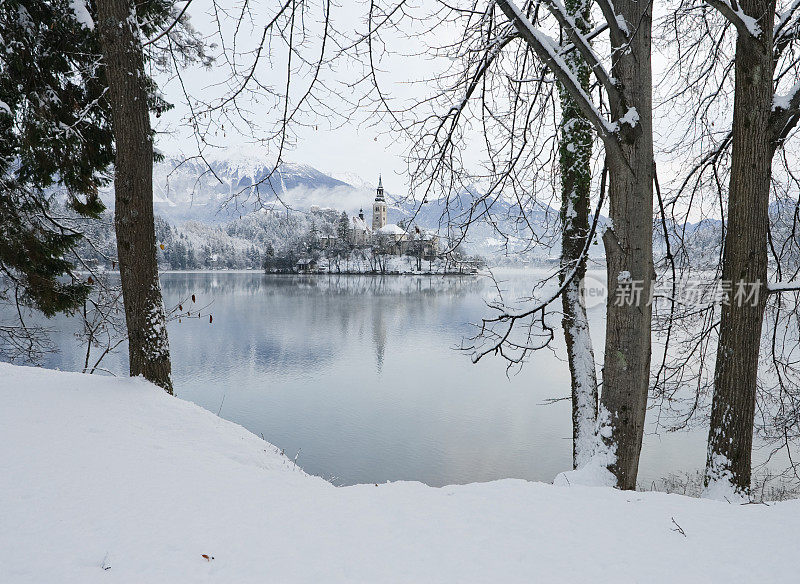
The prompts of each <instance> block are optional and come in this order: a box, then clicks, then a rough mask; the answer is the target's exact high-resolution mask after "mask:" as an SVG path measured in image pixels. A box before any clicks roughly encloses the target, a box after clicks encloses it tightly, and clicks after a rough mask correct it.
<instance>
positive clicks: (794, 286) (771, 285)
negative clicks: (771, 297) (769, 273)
mask: <svg viewBox="0 0 800 584" xmlns="http://www.w3.org/2000/svg"><path fill="white" fill-rule="evenodd" d="M767 291H769V292H770V293H775V292H798V291H800V282H768V283H767Z"/></svg>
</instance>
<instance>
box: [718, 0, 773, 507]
mask: <svg viewBox="0 0 800 584" xmlns="http://www.w3.org/2000/svg"><path fill="white" fill-rule="evenodd" d="M740 6H741V8H742V9H743V10H744V13H745V14H747V15H751V16H752V17H753V18H755V19H757V21H758V25H759V27H760V28H761V34H760V35H759V37H758V38H756V37H755V36H753V35H752V34H749V33H746V31H743V30H741V29H740V32H739V36H738V38H737V41H736V65H735V66H736V69H735V90H734V106H733V128H732V136H733V141H732V154H731V174H730V188H729V193H728V224H727V235H726V237H725V248H724V252H723V260H722V261H723V269H722V280H723V282H725V283H730V285H731V290H730V295H729V302H728V303H727V304H723V307H722V315H721V322H720V336H719V346H718V349H717V361H716V370H715V379H714V397H713V401H712V406H711V427H710V430H709V437H708V459H707V461H706V473H705V483H706V486H707V487H708V486H713V485H714V484H715V483H718V482H724V483H727V484H729V485H730V486H732V487H733V488H734V489H736V490H737V491H739V492H740V493H743V494H746V493H747V492H749V489H750V472H751V453H752V445H753V421H754V415H755V403H756V382H757V378H758V356H759V348H760V345H761V342H760V341H761V327H762V322H763V318H764V309H765V307H766V296H767V290H766V289H765V285H766V282H767V230H768V227H769V216H768V206H769V191H770V178H771V175H772V154H773V133H772V130H771V128H770V116H771V114H772V102H773V81H772V80H773V52H772V45H773V38H772V34H773V33H772V31H773V23H774V17H775V2H774V0H766V1H765V0H744V1H743V2H741V4H740ZM743 32H744V34H743ZM751 292H755V293H756V294H757V299H756V300H755V301H752V300H751V299H750V298H748V295H749V294H750V293H751Z"/></svg>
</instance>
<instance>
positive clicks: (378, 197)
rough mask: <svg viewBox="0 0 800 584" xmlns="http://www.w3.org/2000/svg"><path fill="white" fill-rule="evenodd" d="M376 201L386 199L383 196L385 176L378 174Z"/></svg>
mask: <svg viewBox="0 0 800 584" xmlns="http://www.w3.org/2000/svg"><path fill="white" fill-rule="evenodd" d="M375 200H376V201H385V200H386V199H384V198H383V177H382V176H381V175H378V191H377V194H376V195H375Z"/></svg>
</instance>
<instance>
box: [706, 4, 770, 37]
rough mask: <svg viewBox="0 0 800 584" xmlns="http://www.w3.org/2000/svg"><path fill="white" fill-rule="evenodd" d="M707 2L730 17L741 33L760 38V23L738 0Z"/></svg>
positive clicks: (727, 17) (723, 14)
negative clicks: (744, 9)
mask: <svg viewBox="0 0 800 584" xmlns="http://www.w3.org/2000/svg"><path fill="white" fill-rule="evenodd" d="M706 2H708V3H709V4H710V5H711V6H713V7H714V8H716V9H717V11H718V12H719V13H720V14H722V16H724V17H725V18H726V19H728V21H729V22H730V23H731V24H732V25H733V26H735V27H736V30H738V31H739V34H740V35H742V36H752V37H753V38H759V37H760V36H761V32H762V30H761V27H760V26H759V25H758V21H757V20H756V19H755V18H753V17H752V16H748V15H747V14H745V13H744V11H743V10H742V7H741V6H739V3H738V2H737V1H736V0H706Z"/></svg>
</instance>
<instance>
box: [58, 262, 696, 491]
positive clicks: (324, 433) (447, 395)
mask: <svg viewBox="0 0 800 584" xmlns="http://www.w3.org/2000/svg"><path fill="white" fill-rule="evenodd" d="M497 275H498V276H499V278H500V279H502V280H503V284H502V288H503V289H505V290H506V291H507V292H508V293H509V294H510V296H512V297H513V296H525V295H527V294H530V292H531V286H532V285H533V284H534V283H535V282H536V281H537V279H538V278H539V277H540V276H541V275H542V272H536V271H522V270H519V271H506V272H498V273H497ZM162 286H163V290H164V294H165V301H166V303H167V304H168V305H174V304H177V303H178V302H179V301H181V300H184V299H186V298H187V297H189V296H191V295H192V294H195V295H196V298H197V304H198V305H206V304H210V306H209V307H208V308H207V309H206V310H205V312H206V313H208V312H210V313H212V314H213V317H214V318H213V324H209V322H208V318H207V317H205V318H203V319H184V320H183V321H182V322H181V323H178V322H172V323H170V325H169V334H170V344H171V348H172V357H173V371H174V379H175V392H176V394H177V395H178V396H180V397H181V398H184V399H187V400H191V401H193V402H195V403H197V404H199V405H201V406H202V407H204V408H206V409H208V410H210V411H212V412H214V413H217V412H219V415H220V416H222V417H223V418H226V419H228V420H232V421H234V422H237V423H239V424H241V425H243V426H244V427H246V428H248V429H249V430H251V431H252V432H254V433H255V434H258V435H263V436H264V438H265V439H266V440H268V441H269V442H272V443H273V444H275V445H277V446H278V447H280V448H282V449H284V450H285V452H286V454H287V455H288V456H290V457H292V458H293V457H295V455H297V462H298V464H299V465H300V466H301V467H302V468H303V469H305V470H306V471H307V472H309V473H312V474H316V475H320V476H323V477H325V478H328V479H331V480H333V481H334V482H335V483H336V484H353V483H365V482H368V483H377V482H383V481H387V480H391V481H394V480H417V481H422V482H424V483H427V484H429V485H434V486H439V485H444V484H449V483H467V482H474V481H488V480H493V479H500V478H507V477H515V478H524V479H532V480H542V481H552V479H553V477H554V476H555V475H556V474H557V473H558V472H560V471H562V470H566V469H568V468H569V467H570V464H571V426H570V406H569V402H568V401H558V402H556V403H547V402H548V401H549V400H551V399H553V398H563V397H566V396H568V395H569V373H568V369H567V365H566V362H565V361H564V351H563V340H562V339H561V338H560V336H559V337H557V338H556V341H555V342H554V343H553V346H554V348H555V351H551V350H543V351H539V352H538V353H536V354H535V355H534V356H533V357H532V358H531V359H530V360H529V361H528V362H527V363H526V364H525V366H524V367H523V368H522V370H521V371H519V372H517V373H511V374H509V376H507V375H506V364H505V363H504V362H503V361H502V360H501V359H499V358H496V357H487V358H486V359H484V360H483V361H481V362H480V363H478V364H477V365H473V364H472V363H471V361H470V359H469V358H468V357H467V356H466V355H464V354H463V353H461V352H459V351H457V350H456V347H458V346H459V345H460V344H461V342H462V339H464V338H465V337H468V336H470V335H471V334H473V333H474V329H473V328H472V327H471V326H470V323H474V322H478V321H479V320H480V318H481V316H486V315H488V314H489V313H490V312H489V310H488V309H487V307H486V304H485V302H486V300H487V299H490V298H492V297H493V296H494V292H493V284H492V282H491V281H490V280H489V279H488V278H485V277H466V278H457V277H426V276H400V277H376V276H306V277H303V276H267V275H263V274H260V273H254V272H249V273H233V272H206V273H166V274H163V275H162ZM604 312H605V311H604V308H603V307H601V306H598V307H596V308H593V309H591V310H590V318H591V320H592V323H593V325H594V329H593V340H594V343H595V350H596V352H597V354H601V353H602V343H603V338H602V333H603V331H602V320H603V317H604ZM553 322H554V323H557V322H558V321H557V317H556V316H555V315H554V319H553ZM52 324H54V325H55V326H56V327H57V328H59V329H60V332H59V333H57V335H56V339H57V342H58V344H59V347H60V352H59V353H58V354H55V355H52V356H51V357H49V358H48V361H47V363H46V366H48V367H55V368H60V369H64V370H80V368H81V367H82V364H83V349H82V348H80V347H79V346H78V345H77V342H76V341H75V339H74V337H73V336H72V331H73V329H72V328H71V327H72V326H74V324H71V323H70V322H68V321H66V320H62V321H57V322H55V323H52ZM556 330H557V331H558V329H556ZM126 361H127V357H126V354H125V350H124V349H123V351H121V352H119V353H117V354H116V355H112V356H111V357H109V358H108V359H107V360H106V361H104V366H105V367H107V368H108V369H110V370H111V371H114V372H116V373H118V374H125V372H126V367H127V363H126ZM705 439H706V435H705V431H703V430H699V431H694V432H679V433H669V434H665V435H662V436H656V435H652V434H650V435H648V436H647V437H646V439H645V445H644V449H643V452H642V461H641V470H640V482H641V483H643V484H649V483H650V482H651V481H653V480H657V479H659V478H662V477H664V476H666V475H667V474H669V473H670V472H683V471H690V472H691V471H693V470H695V469H699V468H701V467H702V465H703V464H704V461H705V459H704V457H705ZM298 453H299V454H298Z"/></svg>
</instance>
